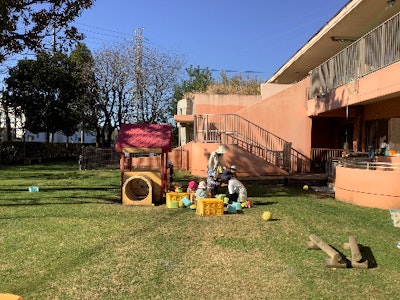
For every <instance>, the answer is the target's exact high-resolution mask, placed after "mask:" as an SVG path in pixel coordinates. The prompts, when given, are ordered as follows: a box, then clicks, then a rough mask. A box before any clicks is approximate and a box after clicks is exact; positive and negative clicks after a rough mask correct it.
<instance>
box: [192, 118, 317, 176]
mask: <svg viewBox="0 0 400 300" xmlns="http://www.w3.org/2000/svg"><path fill="white" fill-rule="evenodd" d="M194 120H195V122H194V126H195V141H196V142H214V143H224V144H234V145H237V146H239V147H241V148H242V149H245V150H247V151H248V152H250V153H252V154H254V155H256V156H258V157H261V158H263V159H265V160H266V161H267V162H269V163H272V164H274V165H276V166H278V167H280V168H282V169H285V170H287V171H289V172H291V171H296V172H309V171H310V159H309V158H307V157H306V156H305V155H303V154H302V153H300V152H299V151H297V150H295V149H293V148H292V147H291V143H290V142H288V141H285V140H284V139H282V138H280V137H278V136H277V135H275V134H273V133H271V132H269V131H267V130H265V129H264V128H262V127H260V126H258V125H257V124H255V123H253V122H251V121H249V120H247V119H245V118H243V117H241V116H239V115H236V114H202V115H195V117H194Z"/></svg>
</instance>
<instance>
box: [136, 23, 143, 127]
mask: <svg viewBox="0 0 400 300" xmlns="http://www.w3.org/2000/svg"><path fill="white" fill-rule="evenodd" d="M142 40H143V28H137V29H136V30H135V48H134V50H135V53H134V55H135V56H134V57H135V58H134V59H135V66H134V70H135V71H134V72H135V79H136V89H135V94H134V101H135V104H136V122H139V121H140V122H141V123H142V122H143V121H144V119H145V118H144V103H143V100H144V99H143V94H144V93H143V89H144V86H143V68H142V67H143V66H142V64H143V44H142ZM140 113H141V114H142V117H141V118H139V114H140Z"/></svg>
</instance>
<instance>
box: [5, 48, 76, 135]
mask: <svg viewBox="0 0 400 300" xmlns="http://www.w3.org/2000/svg"><path fill="white" fill-rule="evenodd" d="M72 74H73V66H72V65H71V63H70V61H69V59H68V57H67V56H66V55H65V54H62V53H59V52H57V53H55V54H49V53H39V54H38V55H37V59H36V60H21V61H19V62H18V64H17V65H16V66H15V67H13V68H11V69H10V71H9V77H8V78H6V85H7V95H8V97H7V98H8V102H9V106H11V107H15V108H16V109H20V111H21V113H22V114H23V115H24V117H25V129H27V130H29V131H31V132H34V133H39V132H46V133H47V134H48V137H49V134H50V133H55V132H57V131H61V132H63V133H64V134H65V135H66V136H70V135H72V134H73V133H74V132H76V130H77V128H78V124H79V122H80V115H79V110H78V99H79V97H78V92H79V83H78V82H77V80H76V78H74V77H73V75H72Z"/></svg>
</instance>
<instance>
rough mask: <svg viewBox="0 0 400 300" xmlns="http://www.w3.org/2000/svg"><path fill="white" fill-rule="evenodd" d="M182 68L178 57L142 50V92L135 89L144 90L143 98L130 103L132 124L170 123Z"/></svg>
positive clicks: (135, 98) (151, 50)
mask: <svg viewBox="0 0 400 300" xmlns="http://www.w3.org/2000/svg"><path fill="white" fill-rule="evenodd" d="M182 66H183V60H182V59H181V58H180V57H179V56H178V55H172V54H170V53H166V52H162V51H159V50H157V49H154V48H153V49H151V48H144V54H143V65H142V68H143V69H142V76H143V88H141V87H137V86H136V88H137V89H138V88H139V89H141V90H143V97H142V99H140V98H138V97H134V99H133V104H134V107H136V117H135V122H137V123H147V124H151V123H167V122H170V121H171V118H172V116H173V114H171V109H170V108H171V106H172V105H173V101H174V89H175V86H176V83H177V81H178V75H179V73H180V71H181V69H182ZM136 82H138V81H136Z"/></svg>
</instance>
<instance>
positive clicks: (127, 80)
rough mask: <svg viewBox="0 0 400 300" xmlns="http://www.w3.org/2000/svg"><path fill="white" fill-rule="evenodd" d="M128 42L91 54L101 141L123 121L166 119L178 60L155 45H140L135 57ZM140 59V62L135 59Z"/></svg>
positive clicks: (108, 136)
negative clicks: (154, 47)
mask: <svg viewBox="0 0 400 300" xmlns="http://www.w3.org/2000/svg"><path fill="white" fill-rule="evenodd" d="M137 55H138V54H137V53H136V55H135V51H134V47H132V45H130V44H129V43H126V44H120V45H114V46H113V47H108V48H103V49H102V50H100V51H98V52H96V53H95V54H94V64H95V71H94V74H95V77H96V82H97V83H96V84H97V86H98V100H97V107H98V108H99V112H100V114H99V118H98V127H99V129H101V130H100V134H101V140H102V141H103V145H105V146H108V145H109V142H110V138H111V133H112V131H113V130H114V129H119V128H120V126H121V124H123V123H128V122H129V123H147V124H151V123H167V122H170V121H171V118H172V115H171V113H170V110H169V109H170V107H171V105H172V101H173V92H174V86H175V85H176V82H177V78H178V74H179V72H180V70H181V67H182V65H183V62H182V60H181V59H180V58H179V57H178V56H176V55H171V54H169V53H164V52H161V51H159V50H157V49H152V48H143V49H141V58H140V60H137V59H135V58H137ZM138 61H140V65H137V62H138Z"/></svg>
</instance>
